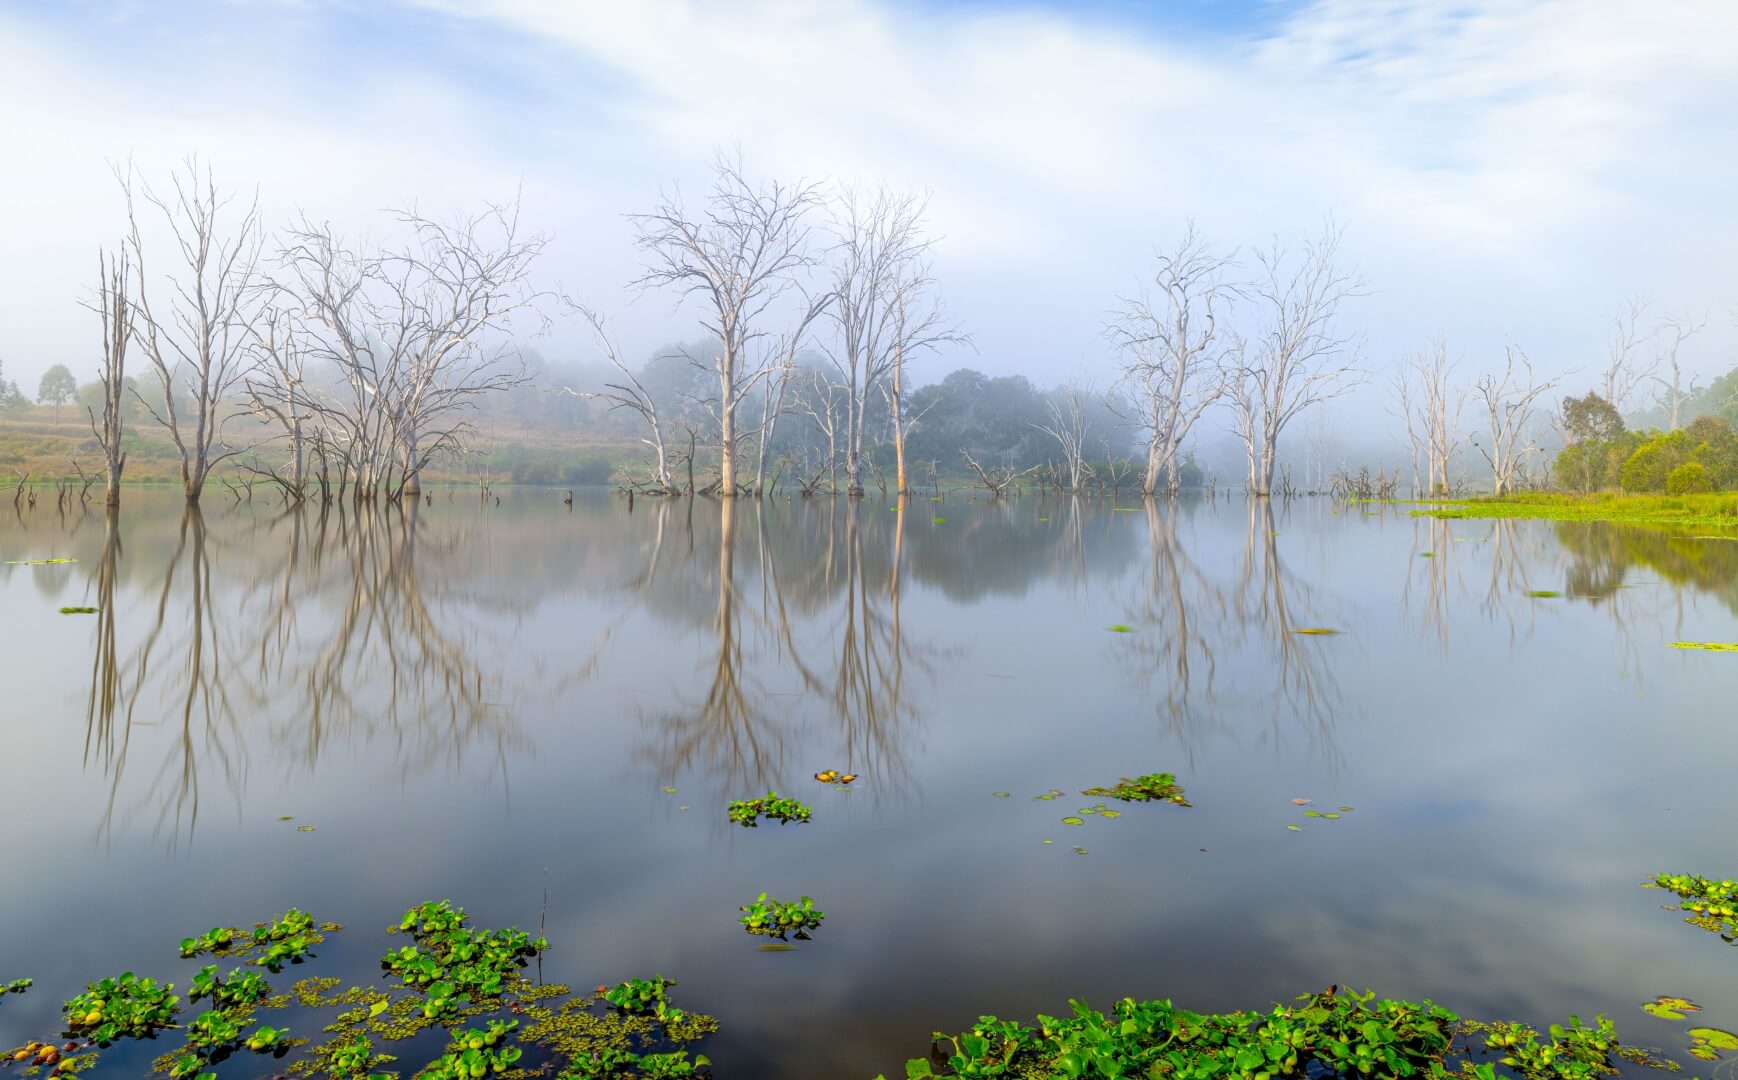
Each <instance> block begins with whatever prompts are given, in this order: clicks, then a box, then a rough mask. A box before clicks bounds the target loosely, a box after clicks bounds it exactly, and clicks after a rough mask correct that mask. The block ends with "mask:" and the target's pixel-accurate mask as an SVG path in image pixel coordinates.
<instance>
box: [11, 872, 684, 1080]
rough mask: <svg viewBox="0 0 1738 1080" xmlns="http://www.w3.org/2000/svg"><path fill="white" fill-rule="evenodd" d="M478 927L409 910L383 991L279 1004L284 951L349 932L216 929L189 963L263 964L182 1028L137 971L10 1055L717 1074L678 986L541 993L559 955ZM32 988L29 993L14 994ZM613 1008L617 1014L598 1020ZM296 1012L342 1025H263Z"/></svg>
mask: <svg viewBox="0 0 1738 1080" xmlns="http://www.w3.org/2000/svg"><path fill="white" fill-rule="evenodd" d="M467 921H468V920H467V918H466V916H465V913H464V911H463V909H461V908H455V907H453V906H452V905H451V904H450V903H449V902H447V901H441V902H439V903H428V904H422V905H419V906H418V907H415V908H411V909H410V910H409V911H407V912H405V914H404V918H403V920H402V921H401V922H400V923H399V925H398V926H396V927H394V928H392V929H390V930H389V931H388V933H407V934H409V935H410V936H411V938H412V944H411V945H408V946H405V947H403V948H400V949H394V950H392V951H390V952H388V953H387V954H386V956H385V957H383V958H382V960H381V966H382V967H383V968H384V969H386V971H387V973H388V974H389V976H391V977H392V978H391V980H390V982H389V985H388V986H387V987H386V988H384V989H381V988H377V987H375V986H351V987H347V988H345V987H343V985H342V983H341V981H340V980H338V979H335V978H308V979H302V980H300V981H298V982H297V983H295V985H294V986H293V987H292V988H291V991H290V992H289V993H286V994H278V995H274V994H273V991H272V987H271V986H270V984H269V983H268V981H267V980H266V978H265V976H263V975H262V974H261V973H260V972H259V971H258V970H255V968H258V967H264V968H266V969H267V970H268V971H276V970H278V966H279V964H281V963H282V962H285V961H286V960H288V958H287V957H286V956H285V955H284V954H283V951H282V950H284V949H289V950H291V951H294V950H296V949H298V948H300V949H301V950H302V951H301V955H307V954H306V950H305V946H306V945H307V944H309V943H311V942H312V941H317V940H319V935H320V932H321V931H327V932H330V931H336V930H338V929H339V927H338V926H337V924H335V923H321V924H316V923H315V922H314V920H313V919H312V918H311V917H310V916H308V915H306V914H305V913H303V912H299V911H295V910H292V911H290V912H287V913H286V914H285V915H283V916H280V917H278V918H277V919H274V920H271V921H270V922H267V923H260V924H257V925H256V927H255V928H254V929H253V930H252V931H247V930H240V929H234V928H225V927H216V928H213V929H212V930H210V931H208V932H206V933H204V934H201V935H198V936H197V937H191V938H186V939H183V941H182V943H181V953H182V955H183V956H194V955H198V954H200V953H212V954H214V955H226V956H253V957H254V959H253V960H252V967H247V968H237V969H235V970H233V971H231V972H229V973H228V974H227V975H220V974H219V973H218V968H217V966H216V965H214V964H213V965H207V966H206V967H204V968H202V969H200V971H199V972H198V973H197V974H196V975H195V976H194V977H193V981H192V983H191V985H190V987H189V993H188V997H187V1000H188V1001H189V1002H200V1001H204V1002H206V1003H207V1004H208V1006H209V1007H208V1008H207V1009H206V1010H205V1011H204V1012H202V1013H200V1014H199V1015H197V1016H195V1017H193V1018H192V1019H189V1020H180V1019H179V1018H178V1014H179V1013H180V1011H181V999H180V998H179V997H178V996H177V995H176V994H175V987H174V986H173V985H172V984H169V983H158V982H156V981H154V980H151V979H147V978H140V977H138V976H136V975H134V974H133V973H131V972H126V973H123V974H121V975H119V976H116V977H114V978H110V979H103V980H100V981H98V982H94V983H90V984H88V985H87V986H86V988H85V991H84V992H83V993H81V994H79V995H78V996H76V997H74V998H72V999H70V1000H68V1001H67V1002H66V1004H65V1006H64V1007H63V1010H62V1011H63V1013H64V1015H65V1019H64V1024H65V1027H66V1034H67V1035H69V1036H71V1037H72V1038H73V1041H71V1042H66V1043H64V1044H56V1043H48V1042H42V1041H30V1042H27V1043H24V1044H23V1045H22V1046H19V1047H16V1048H13V1049H11V1050H8V1051H6V1055H5V1056H6V1058H7V1059H8V1063H9V1064H13V1063H15V1064H18V1065H20V1066H22V1067H23V1073H24V1075H26V1076H35V1075H40V1074H39V1073H38V1071H37V1070H39V1069H49V1070H52V1071H51V1072H49V1074H48V1075H50V1076H53V1077H57V1078H65V1080H71V1078H73V1077H76V1076H78V1075H81V1074H83V1073H85V1072H87V1071H88V1070H91V1069H94V1068H95V1067H96V1066H97V1064H98V1059H99V1055H100V1053H101V1051H103V1050H105V1049H106V1048H108V1047H109V1046H110V1045H111V1044H113V1043H115V1042H118V1041H120V1040H122V1039H136V1038H147V1039H158V1038H162V1037H163V1034H164V1033H165V1032H168V1031H171V1030H176V1031H179V1032H181V1033H182V1035H183V1044H182V1045H181V1046H180V1047H179V1048H177V1049H173V1050H170V1051H169V1052H168V1053H165V1054H162V1055H161V1056H159V1057H158V1058H156V1059H155V1061H153V1062H152V1065H153V1067H154V1068H155V1069H156V1070H157V1071H158V1072H160V1073H163V1074H166V1075H168V1076H170V1077H171V1078H174V1080H212V1078H214V1077H215V1076H216V1072H215V1067H216V1066H217V1065H218V1064H219V1063H221V1062H223V1061H225V1060H226V1059H228V1058H230V1057H231V1056H233V1055H235V1054H239V1053H243V1052H250V1053H254V1054H259V1055H262V1056H268V1057H273V1058H278V1059H283V1058H285V1057H287V1056H288V1055H290V1054H292V1053H295V1054H297V1056H296V1057H294V1058H293V1059H291V1060H290V1061H289V1062H288V1067H287V1068H284V1067H282V1066H275V1067H274V1066H268V1067H266V1068H265V1069H263V1070H262V1069H259V1068H257V1067H256V1068H253V1069H252V1070H247V1069H245V1068H244V1069H242V1070H239V1071H241V1072H248V1071H251V1072H252V1073H255V1074H257V1073H259V1072H262V1071H264V1072H270V1073H274V1074H276V1075H279V1076H282V1075H285V1074H286V1073H287V1074H288V1075H289V1076H293V1077H298V1078H308V1077H316V1076H318V1077H331V1078H335V1080H367V1078H371V1077H379V1076H382V1075H390V1074H386V1073H384V1070H385V1068H386V1066H388V1065H395V1066H397V1065H398V1064H399V1063H398V1062H397V1059H396V1055H394V1054H392V1053H389V1052H386V1051H387V1050H389V1049H391V1046H390V1044H392V1043H394V1042H399V1041H403V1040H409V1039H414V1038H416V1037H418V1036H420V1035H422V1034H424V1033H426V1032H432V1031H439V1030H442V1029H444V1034H445V1035H446V1037H447V1038H446V1041H445V1045H444V1048H442V1049H441V1050H439V1051H438V1052H437V1055H438V1056H435V1057H434V1058H433V1060H426V1058H427V1056H428V1052H427V1051H424V1053H423V1058H424V1059H425V1063H424V1064H422V1065H421V1067H420V1068H419V1067H417V1063H416V1062H414V1061H413V1062H410V1063H408V1064H409V1066H410V1067H409V1068H402V1069H399V1070H398V1075H402V1076H411V1075H415V1076H417V1077H418V1078H420V1080H476V1078H478V1077H485V1076H501V1077H503V1078H508V1077H514V1076H526V1075H530V1074H529V1073H527V1072H526V1071H524V1070H523V1068H522V1067H521V1065H520V1062H521V1061H522V1060H523V1059H524V1058H525V1057H526V1056H527V1055H528V1054H530V1053H532V1052H535V1053H536V1054H537V1056H538V1058H539V1059H541V1060H547V1061H548V1062H549V1064H548V1065H547V1066H540V1068H539V1069H538V1070H534V1071H535V1072H538V1073H543V1074H548V1075H559V1076H560V1077H562V1078H563V1080H606V1078H608V1080H626V1078H630V1077H641V1078H646V1080H650V1078H654V1077H694V1076H700V1075H704V1071H703V1069H702V1067H703V1066H708V1065H709V1064H710V1063H709V1062H708V1061H707V1059H706V1058H705V1057H704V1055H690V1054H689V1052H688V1051H687V1050H685V1049H679V1048H677V1047H678V1046H679V1045H680V1044H683V1043H688V1042H692V1041H694V1040H697V1039H699V1038H702V1037H704V1036H706V1035H708V1034H710V1033H711V1032H713V1031H716V1030H717V1029H718V1023H717V1021H716V1020H714V1019H712V1018H710V1017H706V1016H700V1015H698V1014H694V1013H689V1012H686V1011H684V1010H682V1009H679V1008H677V1007H675V1005H673V1004H672V1003H671V1001H670V1000H669V995H668V989H669V987H671V986H674V985H675V982H674V980H671V979H668V978H665V977H664V976H662V975H655V976H653V977H652V978H651V979H629V980H627V981H625V982H623V983H621V984H618V985H617V986H616V987H615V988H614V989H613V990H612V989H609V988H607V987H602V986H600V987H598V991H597V994H596V995H594V996H583V997H580V996H574V995H573V994H572V991H571V990H570V989H569V988H568V987H566V986H562V985H547V986H544V985H534V984H533V983H532V982H530V981H529V980H528V979H526V978H525V977H524V975H523V974H522V972H521V969H522V968H524V967H525V965H526V963H527V961H528V959H529V958H530V957H533V956H536V955H539V954H540V953H541V952H542V951H543V950H544V949H546V948H548V943H547V942H545V941H544V940H543V939H542V938H535V939H534V938H532V937H530V935H528V934H526V933H525V932H524V931H521V930H517V929H506V930H480V929H475V928H472V927H470V926H469V925H467ZM274 957H275V959H276V961H277V963H274V962H273V960H274ZM299 958H300V957H298V959H299ZM288 962H295V961H293V960H291V961H288ZM23 985H28V982H27V981H26V980H20V982H19V983H17V984H11V985H10V986H8V987H4V988H0V989H14V988H16V989H21V988H22V986H23ZM558 999H565V1000H558ZM605 1005H607V1006H613V1008H612V1009H610V1010H609V1011H607V1012H603V1013H601V1014H600V1013H599V1012H596V1011H594V1010H595V1009H596V1007H598V1006H605ZM292 1007H296V1008H301V1009H314V1010H322V1011H326V1012H327V1013H328V1016H329V1015H330V1011H336V1013H337V1015H336V1018H335V1019H327V1020H323V1021H322V1022H323V1023H324V1024H325V1031H326V1033H327V1034H328V1035H329V1038H327V1039H326V1040H325V1041H324V1042H321V1043H320V1044H319V1045H310V1043H311V1042H312V1040H310V1039H307V1038H298V1037H294V1036H292V1035H291V1034H290V1029H289V1028H287V1027H286V1026H284V1025H283V1024H282V1023H278V1022H274V1023H272V1024H270V1025H267V1024H258V1023H256V1018H257V1015H256V1014H257V1011H258V1010H261V1009H288V1008H292ZM508 1014H511V1015H508ZM422 1045H426V1043H425V1044H422ZM304 1047H305V1048H306V1049H305V1050H303V1048H304ZM697 1070H701V1071H697Z"/></svg>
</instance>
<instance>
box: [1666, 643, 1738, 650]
mask: <svg viewBox="0 0 1738 1080" xmlns="http://www.w3.org/2000/svg"><path fill="white" fill-rule="evenodd" d="M1671 648H1674V649H1701V650H1703V651H1704V652H1738V642H1731V641H1674V642H1672V643H1671Z"/></svg>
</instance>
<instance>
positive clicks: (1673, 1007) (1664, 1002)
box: [1641, 994, 1702, 1020]
mask: <svg viewBox="0 0 1738 1080" xmlns="http://www.w3.org/2000/svg"><path fill="white" fill-rule="evenodd" d="M1641 1011H1642V1012H1644V1013H1647V1014H1648V1015H1649V1016H1657V1017H1659V1018H1660V1019H1661V1020H1682V1019H1683V1018H1684V1015H1685V1014H1686V1013H1693V1012H1701V1011H1702V1007H1701V1006H1700V1005H1697V1004H1696V1003H1695V1002H1693V1001H1691V1000H1690V999H1689V998H1681V997H1670V996H1668V995H1666V994H1661V995H1660V996H1659V997H1656V998H1654V999H1653V1000H1652V1001H1648V1002H1643V1003H1642V1007H1641Z"/></svg>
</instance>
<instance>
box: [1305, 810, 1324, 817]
mask: <svg viewBox="0 0 1738 1080" xmlns="http://www.w3.org/2000/svg"><path fill="white" fill-rule="evenodd" d="M1321 816H1322V815H1321V812H1320V811H1319V810H1305V811H1304V817H1321Z"/></svg>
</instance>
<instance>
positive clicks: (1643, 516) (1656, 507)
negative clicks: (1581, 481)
mask: <svg viewBox="0 0 1738 1080" xmlns="http://www.w3.org/2000/svg"><path fill="white" fill-rule="evenodd" d="M1412 513H1413V515H1414V516H1416V517H1438V518H1544V519H1548V520H1551V521H1612V522H1632V523H1635V524H1642V525H1680V526H1684V527H1686V528H1697V529H1717V530H1720V531H1722V532H1732V531H1738V493H1734V492H1713V493H1709V494H1705V495H1630V494H1624V493H1621V492H1596V493H1593V494H1588V495H1575V494H1569V493H1566V492H1542V491H1528V492H1518V493H1516V494H1512V495H1502V496H1482V497H1479V498H1472V499H1465V500H1462V501H1459V502H1451V503H1437V504H1427V505H1423V506H1421V507H1420V508H1419V509H1416V510H1414V511H1412Z"/></svg>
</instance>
